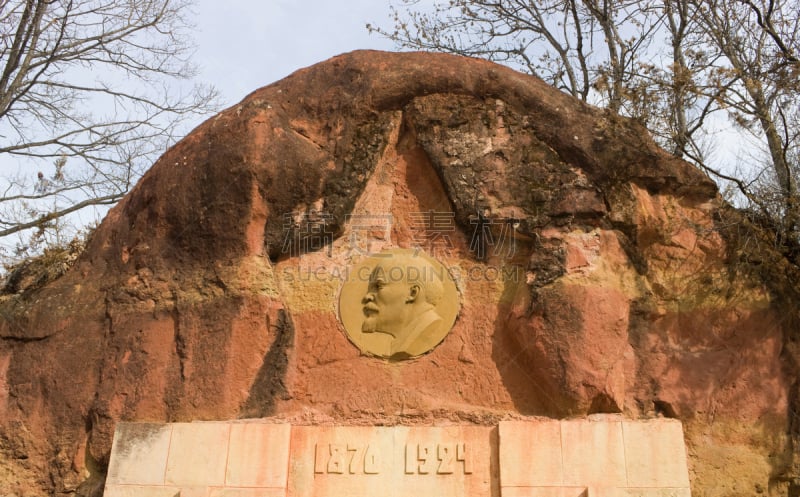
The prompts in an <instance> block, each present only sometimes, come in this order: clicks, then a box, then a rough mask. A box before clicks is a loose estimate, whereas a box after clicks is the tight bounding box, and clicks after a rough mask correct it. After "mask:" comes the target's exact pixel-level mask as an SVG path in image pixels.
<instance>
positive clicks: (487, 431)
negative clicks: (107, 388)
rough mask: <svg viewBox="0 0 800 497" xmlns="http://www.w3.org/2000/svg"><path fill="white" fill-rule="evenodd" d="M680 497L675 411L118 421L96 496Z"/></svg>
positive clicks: (684, 480) (684, 486) (684, 482)
mask: <svg viewBox="0 0 800 497" xmlns="http://www.w3.org/2000/svg"><path fill="white" fill-rule="evenodd" d="M178 495H179V496H180V497H278V496H280V497H284V496H288V497H338V496H346V497H372V496H375V495H381V496H387V497H404V496H409V497H411V496H413V497H417V496H425V495H440V496H470V497H595V496H596V497H605V496H614V497H616V496H619V497H623V496H642V497H645V496H646V497H689V496H690V490H689V479H688V471H687V466H686V449H685V447H684V442H683V431H682V428H681V424H680V423H679V422H677V421H674V420H666V419H657V420H649V421H626V420H622V419H621V418H603V419H597V420H594V419H583V420H562V421H558V420H532V421H504V422H501V423H499V425H497V426H474V425H452V426H433V427H422V426H393V427H367V426H357V427H356V426H291V425H288V424H279V423H270V422H269V420H258V421H231V422H200V423H174V424H149V423H120V424H119V425H118V427H117V431H116V434H115V437H114V446H113V449H112V453H111V462H110V466H109V471H108V479H107V482H106V490H105V497H175V496H178Z"/></svg>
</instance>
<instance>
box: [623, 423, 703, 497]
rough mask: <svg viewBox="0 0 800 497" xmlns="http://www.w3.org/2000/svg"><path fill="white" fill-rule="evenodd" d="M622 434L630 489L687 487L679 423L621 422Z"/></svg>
mask: <svg viewBox="0 0 800 497" xmlns="http://www.w3.org/2000/svg"><path fill="white" fill-rule="evenodd" d="M622 432H623V434H624V438H625V461H626V467H627V468H628V486H629V487H685V488H688V487H689V471H688V465H687V463H686V447H685V445H684V442H683V428H682V426H681V423H680V421H678V420H674V419H655V420H649V421H623V422H622Z"/></svg>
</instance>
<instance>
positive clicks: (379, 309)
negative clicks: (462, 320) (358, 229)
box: [339, 249, 459, 360]
mask: <svg viewBox="0 0 800 497" xmlns="http://www.w3.org/2000/svg"><path fill="white" fill-rule="evenodd" d="M458 308H459V301H458V289H457V288H456V284H455V281H454V280H453V278H452V276H451V275H450V272H449V271H448V270H447V268H445V267H444V266H443V265H442V264H441V263H440V262H439V261H437V260H436V259H434V258H432V257H430V256H429V255H427V254H425V253H424V252H422V251H421V250H417V251H415V250H406V249H392V250H385V251H383V252H381V253H380V254H377V255H374V256H372V257H369V258H367V259H366V260H364V261H363V262H361V263H360V264H357V265H356V266H354V267H352V268H351V269H350V271H349V273H348V278H347V280H346V281H345V283H344V284H343V285H342V290H341V293H340V295H339V316H340V318H341V320H342V324H343V325H344V329H345V331H346V332H347V336H348V338H349V339H350V341H351V342H353V344H355V345H356V347H358V348H359V349H360V350H361V351H362V352H364V353H366V354H368V355H373V356H377V357H382V358H385V359H392V360H402V359H409V358H412V357H416V356H419V355H422V354H424V353H426V352H428V351H430V350H432V349H433V348H434V347H436V346H437V345H438V344H439V343H440V342H441V341H442V340H443V339H444V337H445V336H446V335H447V333H448V332H449V331H450V328H452V327H453V323H454V322H455V320H456V315H457V314H458Z"/></svg>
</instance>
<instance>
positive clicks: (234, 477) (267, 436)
mask: <svg viewBox="0 0 800 497" xmlns="http://www.w3.org/2000/svg"><path fill="white" fill-rule="evenodd" d="M230 430H231V431H230V445H229V446H228V463H227V473H226V475H225V485H226V486H228V487H271V488H281V489H283V488H286V482H287V478H288V467H289V464H288V461H289V439H290V436H291V431H292V428H291V426H290V425H288V424H264V423H240V424H232V425H231V426H230Z"/></svg>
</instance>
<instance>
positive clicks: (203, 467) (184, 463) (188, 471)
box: [164, 423, 231, 487]
mask: <svg viewBox="0 0 800 497" xmlns="http://www.w3.org/2000/svg"><path fill="white" fill-rule="evenodd" d="M230 430H231V425H230V423H175V424H173V425H172V440H171V442H170V448H169V457H168V459H167V472H166V475H165V478H164V481H165V483H167V484H168V485H176V486H185V487H189V486H200V485H206V486H220V487H221V486H224V485H225V468H226V464H227V457H228V440H229V438H230Z"/></svg>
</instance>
